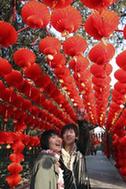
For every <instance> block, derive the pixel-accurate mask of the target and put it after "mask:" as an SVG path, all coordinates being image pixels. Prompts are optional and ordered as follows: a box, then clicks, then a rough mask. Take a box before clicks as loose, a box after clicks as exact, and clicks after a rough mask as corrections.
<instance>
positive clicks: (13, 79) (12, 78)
mask: <svg viewBox="0 0 126 189" xmlns="http://www.w3.org/2000/svg"><path fill="white" fill-rule="evenodd" d="M4 78H5V80H6V81H7V83H8V84H9V85H10V86H14V87H16V88H18V87H19V86H20V85H22V82H23V78H22V75H21V73H20V72H19V71H17V70H12V72H11V73H10V74H7V75H6V76H5V77H4Z"/></svg>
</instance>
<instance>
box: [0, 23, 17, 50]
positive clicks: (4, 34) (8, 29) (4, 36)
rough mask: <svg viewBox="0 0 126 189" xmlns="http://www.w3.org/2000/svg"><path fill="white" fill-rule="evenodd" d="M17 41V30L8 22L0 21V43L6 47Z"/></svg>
mask: <svg viewBox="0 0 126 189" xmlns="http://www.w3.org/2000/svg"><path fill="white" fill-rule="evenodd" d="M16 41H17V32H16V30H15V28H14V27H13V26H12V25H11V24H10V23H8V22H4V21H0V45H2V46H3V47H8V46H10V45H13V44H15V43H16Z"/></svg>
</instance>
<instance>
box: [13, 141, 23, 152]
mask: <svg viewBox="0 0 126 189" xmlns="http://www.w3.org/2000/svg"><path fill="white" fill-rule="evenodd" d="M24 147H25V146H24V144H23V143H22V142H21V141H17V142H15V143H14V144H13V146H12V148H13V150H14V152H15V153H20V152H22V151H23V149H24Z"/></svg>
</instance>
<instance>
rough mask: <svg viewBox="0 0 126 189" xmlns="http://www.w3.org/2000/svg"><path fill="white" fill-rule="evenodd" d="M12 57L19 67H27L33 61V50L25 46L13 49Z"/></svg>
mask: <svg viewBox="0 0 126 189" xmlns="http://www.w3.org/2000/svg"><path fill="white" fill-rule="evenodd" d="M13 59H14V62H15V63H16V64H17V65H19V66H21V67H27V66H30V65H31V64H33V63H35V59H36V57H35V54H34V53H33V51H31V50H29V49H26V48H21V49H19V50H17V51H15V53H14V55H13Z"/></svg>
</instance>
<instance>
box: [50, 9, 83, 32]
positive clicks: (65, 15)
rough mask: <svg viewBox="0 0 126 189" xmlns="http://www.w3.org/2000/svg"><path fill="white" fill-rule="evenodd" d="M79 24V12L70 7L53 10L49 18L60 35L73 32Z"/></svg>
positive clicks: (80, 20)
mask: <svg viewBox="0 0 126 189" xmlns="http://www.w3.org/2000/svg"><path fill="white" fill-rule="evenodd" d="M81 22H82V18H81V14H80V12H79V11H78V10H77V9H75V8H74V7H71V6H68V7H66V8H63V9H56V10H54V12H53V13H52V17H51V24H52V26H53V27H54V28H55V29H56V30H57V31H59V32H61V33H64V32H66V33H73V32H75V31H76V30H77V29H78V28H79V27H80V25H81Z"/></svg>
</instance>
